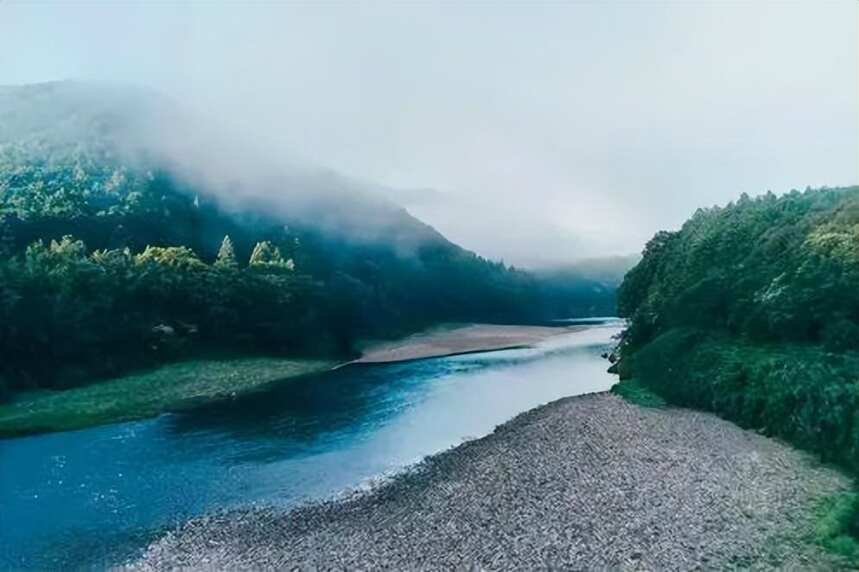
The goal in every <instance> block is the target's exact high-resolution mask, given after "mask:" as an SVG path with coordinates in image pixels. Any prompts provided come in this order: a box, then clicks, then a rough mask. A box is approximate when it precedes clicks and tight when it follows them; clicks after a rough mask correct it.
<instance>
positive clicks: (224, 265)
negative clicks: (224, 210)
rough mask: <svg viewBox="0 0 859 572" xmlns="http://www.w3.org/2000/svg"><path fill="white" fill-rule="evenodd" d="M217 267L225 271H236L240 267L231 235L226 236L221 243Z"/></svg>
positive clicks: (216, 262) (216, 261)
mask: <svg viewBox="0 0 859 572" xmlns="http://www.w3.org/2000/svg"><path fill="white" fill-rule="evenodd" d="M215 267H216V268H221V269H224V270H235V269H236V268H238V267H239V263H238V261H237V260H236V251H235V249H234V248H233V241H232V240H230V235H226V236H224V240H223V241H222V242H221V248H219V249H218V258H217V259H216V260H215Z"/></svg>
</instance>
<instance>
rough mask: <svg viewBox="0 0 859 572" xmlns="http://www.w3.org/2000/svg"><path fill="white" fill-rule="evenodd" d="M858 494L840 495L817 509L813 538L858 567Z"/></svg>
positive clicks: (829, 499) (827, 500)
mask: <svg viewBox="0 0 859 572" xmlns="http://www.w3.org/2000/svg"><path fill="white" fill-rule="evenodd" d="M857 533H859V492H855V491H854V492H847V493H840V494H838V495H835V496H834V497H831V498H828V499H826V501H824V502H823V504H822V505H821V507H820V509H819V514H818V519H817V525H816V527H815V538H816V540H817V542H819V543H820V544H821V545H822V546H823V547H824V548H826V549H827V550H829V551H830V552H832V553H834V554H837V555H838V556H840V557H842V558H844V559H846V560H847V562H848V563H849V564H850V565H852V566H859V538H857V536H856V534H857Z"/></svg>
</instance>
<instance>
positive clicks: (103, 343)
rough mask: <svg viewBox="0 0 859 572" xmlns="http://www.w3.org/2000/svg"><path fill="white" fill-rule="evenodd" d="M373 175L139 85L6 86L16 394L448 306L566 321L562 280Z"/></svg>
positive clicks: (443, 315) (301, 344)
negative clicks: (495, 252)
mask: <svg viewBox="0 0 859 572" xmlns="http://www.w3.org/2000/svg"><path fill="white" fill-rule="evenodd" d="M370 187H371V186H369V185H366V184H362V183H358V182H355V181H352V180H349V179H347V178H345V177H342V176H339V175H337V174H335V173H331V172H328V171H322V170H318V169H317V170H313V169H308V168H302V167H298V166H296V165H294V164H290V163H289V162H288V161H286V160H284V161H282V162H281V161H279V160H276V158H275V157H268V156H267V150H265V149H262V150H260V149H256V148H254V147H253V146H252V145H250V146H249V145H248V144H246V142H234V141H230V140H224V139H223V134H222V133H220V132H218V131H217V130H216V129H214V128H212V127H210V126H208V125H207V124H206V123H205V122H204V121H202V120H200V119H199V118H196V117H193V116H192V115H191V114H189V113H186V112H185V111H183V110H182V109H181V108H179V107H178V106H177V105H175V104H174V103H173V102H171V101H170V100H168V99H166V98H164V97H162V96H159V95H157V94H153V93H149V92H146V91H142V90H138V89H135V88H129V87H122V86H119V87H118V86H108V85H100V84H88V83H76V82H59V83H50V84H40V85H33V86H24V87H3V88H0V347H2V348H3V356H2V357H3V359H2V360H0V393H2V391H3V388H6V389H7V390H9V389H11V390H18V389H25V388H38V387H62V386H68V385H74V384H78V383H82V382H85V381H88V380H90V379H92V378H93V377H94V376H96V377H97V376H106V375H113V374H116V373H118V372H121V371H122V370H124V369H127V368H129V367H133V366H137V365H145V364H150V363H157V362H159V361H163V360H166V359H172V358H174V357H176V356H180V355H184V354H186V353H188V352H191V351H201V350H205V351H219V352H220V351H224V350H229V351H240V352H247V351H254V352H275V353H286V354H301V355H307V354H331V353H339V354H344V353H348V352H349V351H350V349H351V345H352V342H353V341H354V340H355V339H356V338H357V337H359V336H385V335H394V334H397V333H400V332H405V331H409V330H413V329H415V328H418V327H421V326H424V325H427V324H429V323H432V322H439V321H452V320H456V321H494V322H515V321H533V320H542V319H548V318H551V317H555V316H553V315H552V314H551V309H552V308H554V307H556V306H557V304H556V301H555V300H549V299H548V297H549V296H559V295H560V296H563V295H565V294H564V293H560V294H559V293H549V292H546V291H544V290H542V289H541V288H540V287H539V284H538V282H537V280H536V279H535V278H534V277H533V276H531V275H528V274H526V273H524V272H520V271H517V270H515V269H512V268H509V267H507V266H505V265H503V264H501V263H495V262H491V261H488V260H485V259H483V258H481V257H479V256H477V255H475V254H474V253H472V252H468V251H466V250H463V249H462V248H460V247H458V246H456V245H455V244H453V243H451V242H449V241H448V240H446V239H445V238H444V237H443V236H441V235H440V234H439V233H438V232H436V231H435V230H434V229H432V228H431V227H429V226H427V225H425V224H423V223H421V222H420V221H418V220H417V219H415V218H414V217H412V216H410V215H409V214H408V213H407V212H406V211H405V210H404V209H402V208H400V207H398V206H396V205H394V204H392V203H390V202H388V201H386V200H383V199H381V198H379V197H377V196H374V195H373V193H372V189H371V188H370ZM564 317H566V316H564Z"/></svg>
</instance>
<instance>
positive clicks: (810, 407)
mask: <svg viewBox="0 0 859 572" xmlns="http://www.w3.org/2000/svg"><path fill="white" fill-rule="evenodd" d="M618 306H619V309H620V312H621V314H622V315H623V316H625V317H628V318H629V320H630V324H629V328H628V329H627V331H626V332H625V333H624V336H623V339H622V341H621V347H620V353H621V366H622V367H620V368H619V369H621V370H622V371H624V372H625V375H626V376H627V377H634V378H635V379H637V380H638V381H639V382H640V383H642V384H643V385H645V386H646V387H647V388H649V389H651V390H653V391H655V392H656V393H658V394H659V395H660V396H661V397H663V398H665V399H666V400H667V401H668V402H669V403H676V404H680V405H686V406H691V407H697V408H702V409H708V410H711V411H715V412H716V413H718V414H719V415H722V416H723V417H726V418H728V419H732V420H734V421H736V422H737V423H739V424H740V425H742V426H744V427H748V428H753V429H756V430H760V431H763V432H765V433H766V434H769V435H773V436H777V437H780V438H782V439H785V440H787V441H789V442H791V443H793V444H795V445H797V446H799V447H802V448H804V449H808V450H810V451H814V452H816V453H818V454H820V455H821V457H822V458H823V459H824V460H826V461H832V462H836V463H839V464H840V465H842V466H843V467H846V468H848V469H850V470H851V471H854V472H855V471H859V351H857V350H859V187H851V188H844V189H821V190H818V191H812V190H807V191H806V192H804V193H800V192H798V191H793V192H791V193H789V194H787V195H785V196H782V197H776V196H775V195H773V194H771V193H770V194H767V195H766V196H764V197H760V198H757V199H754V200H752V199H750V198H748V197H747V196H743V197H742V198H741V199H740V200H739V201H738V202H736V203H734V204H731V205H728V206H727V207H725V208H718V207H714V208H711V209H706V210H699V211H698V212H697V213H696V214H695V216H693V217H692V218H691V219H690V220H689V221H687V222H686V224H684V225H683V227H682V228H681V229H680V230H679V231H677V232H673V233H665V232H663V233H659V234H657V235H656V237H654V239H653V240H651V241H650V243H648V245H647V248H646V249H645V251H644V256H643V258H642V260H641V262H640V263H639V264H638V265H637V266H636V267H635V268H634V269H633V270H631V271H630V272H629V273H628V274H627V276H626V278H625V279H624V282H623V284H622V285H621V287H620V289H619V291H618ZM839 510H840V509H839ZM851 511H852V512H851ZM839 514H842V515H848V514H850V515H852V516H850V517H847V516H843V518H842V517H839V519H838V520H839V523H841V522H842V521H845V519H846V521H849V520H850V519H852V521H853V524H851V525H850V526H847V525H843V526H842V525H841V524H839V526H838V527H837V528H838V530H839V531H842V532H843V531H845V530H847V531H850V532H852V534H854V535H855V534H857V528H859V524H857V522H859V508H857V506H856V503H855V502H853V504H851V505H850V506H849V507H848V508H844V509H843V510H841V512H839ZM842 532H838V533H837V534H828V533H827V534H828V537H831V538H830V539H829V540H827V545H829V546H830V547H835V546H836V545H837V546H838V547H840V548H839V550H841V551H842V552H844V551H845V550H846V548H845V547H849V546H855V545H856V543H855V541H853V540H850V539H848V538H847V537H846V536H844V535H843V534H842ZM851 543H852V544H851ZM850 550H853V549H852V548H851V549H850Z"/></svg>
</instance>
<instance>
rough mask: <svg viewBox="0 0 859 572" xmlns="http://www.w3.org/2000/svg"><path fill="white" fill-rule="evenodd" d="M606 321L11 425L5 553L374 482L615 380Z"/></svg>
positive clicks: (95, 562) (39, 560) (146, 536)
mask: <svg viewBox="0 0 859 572" xmlns="http://www.w3.org/2000/svg"><path fill="white" fill-rule="evenodd" d="M620 329H621V323H620V322H619V321H618V320H614V319H606V320H599V323H598V324H594V325H591V326H590V327H589V328H588V329H585V330H583V331H580V332H575V333H570V334H564V335H561V336H557V337H555V338H552V339H550V340H548V341H546V342H543V343H541V344H540V345H538V346H537V347H534V348H529V349H516V350H504V351H496V352H482V353H473V354H468V355H460V356H449V357H441V358H432V359H425V360H418V361H412V362H403V363H393V364H383V365H351V366H347V367H343V368H340V369H338V370H335V371H331V372H327V373H324V374H320V375H314V376H308V377H304V378H298V379H295V380H291V381H287V382H284V383H283V384H280V385H279V386H275V387H273V388H272V389H271V390H269V391H266V392H265V393H257V394H253V395H248V396H243V397H239V398H236V399H233V400H231V401H229V402H223V403H219V404H216V405H209V406H206V407H202V408H199V409H196V410H193V411H189V412H184V413H181V414H169V415H162V416H160V417H158V418H155V419H150V420H146V421H137V422H131V423H121V424H115V425H108V426H103V427H96V428H92V429H86V430H81V431H71V432H65V433H54V434H47V435H39V436H33V437H22V438H16V439H6V440H0V567H2V568H16V569H17V568H30V569H45V568H57V567H69V566H75V567H81V566H83V567H94V568H103V567H106V566H109V565H112V564H116V563H118V562H122V561H123V560H125V559H128V558H132V557H134V556H135V555H136V554H138V553H139V552H140V550H141V549H142V548H143V547H145V546H146V544H147V543H148V542H149V541H151V540H152V539H154V538H155V537H157V536H158V535H159V534H162V533H163V532H164V531H165V530H169V529H170V528H173V527H176V526H177V525H179V524H181V523H182V522H183V521H185V520H187V519H188V518H191V517H193V516H196V515H200V514H203V513H206V512H209V511H215V510H224V509H230V508H235V507H240V506H248V505H253V504H269V505H270V504H275V505H281V506H286V507H288V506H293V505H295V504H296V503H301V502H307V501H310V500H314V499H320V498H325V497H330V496H332V495H335V494H338V493H339V492H341V491H344V490H347V489H355V488H361V487H367V486H370V485H371V484H372V483H373V482H374V481H375V480H376V479H378V478H379V477H383V476H384V475H389V474H392V473H395V472H397V471H399V470H402V469H403V468H404V467H406V466H408V465H411V464H413V463H415V462H417V461H419V460H420V459H421V458H423V457H425V456H426V455H430V454H433V453H437V452H439V451H442V450H444V449H447V448H449V447H451V446H455V445H457V444H459V443H461V442H462V441H463V440H467V439H472V438H476V437H480V436H483V435H486V434H488V433H490V432H491V431H492V430H493V428H494V427H495V426H496V425H498V424H500V423H503V422H504V421H506V420H508V419H510V418H511V417H513V416H515V415H516V414H518V413H520V412H522V411H526V410H528V409H531V408H533V407H536V406H538V405H541V404H544V403H547V402H550V401H553V400H556V399H559V398H561V397H565V396H568V395H577V394H583V393H591V392H595V391H604V390H606V389H608V388H609V387H610V386H611V385H612V384H613V383H614V378H613V376H611V375H609V374H608V373H606V368H607V366H608V364H607V362H606V361H605V360H604V359H602V358H601V357H600V354H601V353H602V352H603V351H605V349H606V347H607V346H608V345H609V344H611V343H612V336H614V335H615V334H617V333H618V332H619V331H620Z"/></svg>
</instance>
